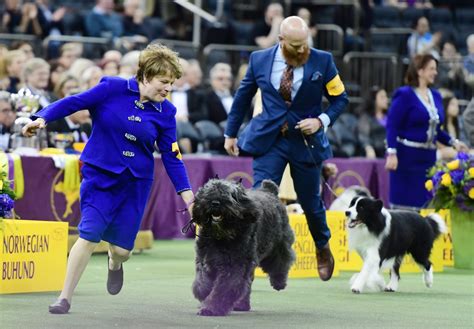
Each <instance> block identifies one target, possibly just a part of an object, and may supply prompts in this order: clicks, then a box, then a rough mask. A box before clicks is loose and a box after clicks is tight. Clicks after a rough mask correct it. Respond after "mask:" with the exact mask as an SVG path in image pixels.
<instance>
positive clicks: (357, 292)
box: [351, 288, 361, 294]
mask: <svg viewBox="0 0 474 329" xmlns="http://www.w3.org/2000/svg"><path fill="white" fill-rule="evenodd" d="M351 290H352V292H353V293H354V294H360V293H361V291H360V290H359V289H356V288H351Z"/></svg>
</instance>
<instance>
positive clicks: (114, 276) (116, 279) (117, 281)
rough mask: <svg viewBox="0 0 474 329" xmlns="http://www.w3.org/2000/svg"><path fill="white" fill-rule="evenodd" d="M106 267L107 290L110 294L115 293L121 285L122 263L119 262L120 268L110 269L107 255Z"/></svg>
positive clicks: (120, 288)
mask: <svg viewBox="0 0 474 329" xmlns="http://www.w3.org/2000/svg"><path fill="white" fill-rule="evenodd" d="M107 269H108V270H109V274H108V277H107V291H108V292H109V294H111V295H117V294H118V293H119V292H120V290H122V286H123V265H122V264H120V269H119V270H116V271H112V270H111V269H110V268H109V257H107Z"/></svg>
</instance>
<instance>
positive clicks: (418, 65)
mask: <svg viewBox="0 0 474 329" xmlns="http://www.w3.org/2000/svg"><path fill="white" fill-rule="evenodd" d="M432 60H433V61H435V62H436V65H438V61H437V60H436V58H434V57H433V55H430V54H426V55H416V56H415V57H414V58H413V59H412V60H411V62H410V65H409V66H408V69H407V72H406V73H405V83H406V84H407V85H409V86H412V87H418V85H419V84H420V81H419V79H418V70H421V69H424V68H425V67H426V65H428V63H429V62H431V61H432Z"/></svg>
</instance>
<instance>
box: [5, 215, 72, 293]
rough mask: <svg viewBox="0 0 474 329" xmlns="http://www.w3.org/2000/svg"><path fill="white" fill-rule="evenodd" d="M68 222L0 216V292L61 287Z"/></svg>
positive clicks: (64, 272)
mask: <svg viewBox="0 0 474 329" xmlns="http://www.w3.org/2000/svg"><path fill="white" fill-rule="evenodd" d="M67 242H68V223H66V222H51V221H37V220H7V219H0V243H1V246H0V273H1V275H0V294H8V293H24V292H38V291H58V290H61V288H62V285H63V281H64V277H65V275H66V262H67Z"/></svg>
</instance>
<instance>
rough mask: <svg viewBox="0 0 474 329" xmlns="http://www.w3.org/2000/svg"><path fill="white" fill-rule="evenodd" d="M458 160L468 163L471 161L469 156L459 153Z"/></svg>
mask: <svg viewBox="0 0 474 329" xmlns="http://www.w3.org/2000/svg"><path fill="white" fill-rule="evenodd" d="M457 158H458V159H459V160H461V161H467V160H469V154H467V153H464V152H458V156H457Z"/></svg>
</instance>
